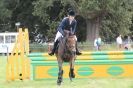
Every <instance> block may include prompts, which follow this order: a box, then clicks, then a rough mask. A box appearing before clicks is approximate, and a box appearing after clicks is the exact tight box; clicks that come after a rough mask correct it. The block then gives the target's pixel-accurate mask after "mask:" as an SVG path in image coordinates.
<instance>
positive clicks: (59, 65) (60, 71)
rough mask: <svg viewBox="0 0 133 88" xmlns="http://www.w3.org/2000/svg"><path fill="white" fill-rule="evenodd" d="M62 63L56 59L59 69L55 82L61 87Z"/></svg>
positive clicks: (59, 59)
mask: <svg viewBox="0 0 133 88" xmlns="http://www.w3.org/2000/svg"><path fill="white" fill-rule="evenodd" d="M62 64H63V61H62V59H61V58H58V67H59V72H58V80H57V85H61V82H62V76H63V68H62Z"/></svg>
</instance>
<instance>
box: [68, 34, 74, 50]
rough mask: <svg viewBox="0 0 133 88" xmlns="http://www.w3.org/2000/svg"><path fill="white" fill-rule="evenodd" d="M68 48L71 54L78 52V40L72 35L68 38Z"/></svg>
mask: <svg viewBox="0 0 133 88" xmlns="http://www.w3.org/2000/svg"><path fill="white" fill-rule="evenodd" d="M66 48H67V50H69V51H71V52H76V39H75V35H70V36H68V37H67V38H66Z"/></svg>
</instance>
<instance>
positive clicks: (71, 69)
mask: <svg viewBox="0 0 133 88" xmlns="http://www.w3.org/2000/svg"><path fill="white" fill-rule="evenodd" d="M74 62H75V57H73V58H72V59H71V60H70V62H69V63H70V71H69V78H70V80H71V81H72V78H75V74H74Z"/></svg>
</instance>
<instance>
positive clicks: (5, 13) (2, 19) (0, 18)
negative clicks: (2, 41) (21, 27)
mask: <svg viewBox="0 0 133 88" xmlns="http://www.w3.org/2000/svg"><path fill="white" fill-rule="evenodd" d="M11 14H12V11H10V10H8V9H7V8H6V7H5V2H4V0H0V28H1V30H0V31H6V30H7V29H8V28H9V26H10V23H9V20H10V18H11Z"/></svg>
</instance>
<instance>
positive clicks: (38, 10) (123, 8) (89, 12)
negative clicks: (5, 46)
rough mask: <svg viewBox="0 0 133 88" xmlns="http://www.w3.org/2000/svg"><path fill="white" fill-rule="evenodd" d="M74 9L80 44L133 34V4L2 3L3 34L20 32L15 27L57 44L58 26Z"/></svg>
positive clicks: (79, 0) (84, 0) (111, 0)
mask: <svg viewBox="0 0 133 88" xmlns="http://www.w3.org/2000/svg"><path fill="white" fill-rule="evenodd" d="M70 8H71V9H73V10H74V11H75V12H76V14H77V16H76V17H75V18H76V20H77V22H78V26H77V36H78V41H80V42H83V41H93V40H94V38H95V37H96V36H101V37H102V39H103V40H104V41H107V42H110V41H113V40H114V39H115V38H116V36H117V35H118V34H121V35H123V36H125V35H130V36H132V34H133V0H0V32H4V31H9V32H10V31H16V26H15V24H16V23H17V22H20V23H21V25H20V27H28V28H29V32H30V39H31V40H34V39H33V38H34V36H35V35H34V34H33V33H34V32H38V33H41V34H43V36H44V37H45V38H47V40H48V41H50V40H53V39H54V36H55V33H56V31H57V27H58V24H59V23H60V21H61V20H62V19H63V17H65V16H67V11H68V9H70Z"/></svg>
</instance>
